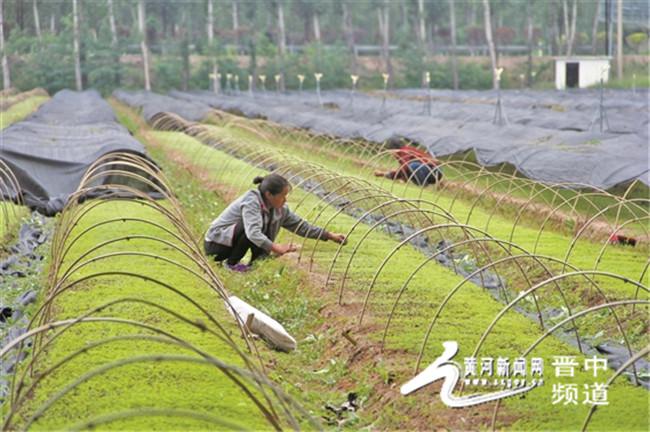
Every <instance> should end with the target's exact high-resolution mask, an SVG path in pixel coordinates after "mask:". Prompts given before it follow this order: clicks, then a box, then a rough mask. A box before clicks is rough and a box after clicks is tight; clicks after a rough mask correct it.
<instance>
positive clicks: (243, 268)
mask: <svg viewBox="0 0 650 432" xmlns="http://www.w3.org/2000/svg"><path fill="white" fill-rule="evenodd" d="M223 266H224V267H225V268H227V269H228V270H230V271H233V272H236V273H246V272H247V271H249V270H250V269H251V266H250V265H248V264H244V263H237V264H228V263H227V262H225V261H224V263H223Z"/></svg>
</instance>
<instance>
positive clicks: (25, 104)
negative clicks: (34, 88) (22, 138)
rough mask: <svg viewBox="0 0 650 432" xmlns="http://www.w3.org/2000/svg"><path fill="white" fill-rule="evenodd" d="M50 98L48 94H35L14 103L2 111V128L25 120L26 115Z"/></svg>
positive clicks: (0, 126)
mask: <svg viewBox="0 0 650 432" xmlns="http://www.w3.org/2000/svg"><path fill="white" fill-rule="evenodd" d="M49 99H50V98H49V97H47V96H33V97H30V98H29V99H25V100H24V101H22V102H18V103H17V104H15V105H12V106H11V107H10V108H9V109H8V110H6V111H0V129H4V128H6V127H7V126H10V125H12V124H14V123H16V122H19V121H21V120H24V119H25V117H27V116H28V115H30V114H31V113H33V112H34V111H36V110H37V109H38V107H39V106H41V104H43V103H44V102H47V101H48V100H49Z"/></svg>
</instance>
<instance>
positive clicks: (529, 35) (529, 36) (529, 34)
mask: <svg viewBox="0 0 650 432" xmlns="http://www.w3.org/2000/svg"><path fill="white" fill-rule="evenodd" d="M526 46H527V51H528V58H527V60H526V83H527V85H528V87H530V86H531V85H532V84H533V0H528V1H527V2H526Z"/></svg>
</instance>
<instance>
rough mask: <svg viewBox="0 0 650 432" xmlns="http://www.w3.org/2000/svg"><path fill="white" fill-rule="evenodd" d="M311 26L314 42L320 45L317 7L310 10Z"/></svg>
mask: <svg viewBox="0 0 650 432" xmlns="http://www.w3.org/2000/svg"><path fill="white" fill-rule="evenodd" d="M311 16H312V23H313V24H312V26H313V28H314V40H315V41H316V43H317V44H320V43H321V35H320V11H319V10H318V7H315V8H313V9H312V15H311Z"/></svg>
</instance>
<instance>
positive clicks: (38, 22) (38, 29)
mask: <svg viewBox="0 0 650 432" xmlns="http://www.w3.org/2000/svg"><path fill="white" fill-rule="evenodd" d="M32 6H33V10H34V30H35V32H36V37H37V38H38V40H39V41H40V40H41V39H42V37H41V18H40V16H39V14H38V3H37V2H36V0H33V2H32Z"/></svg>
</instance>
